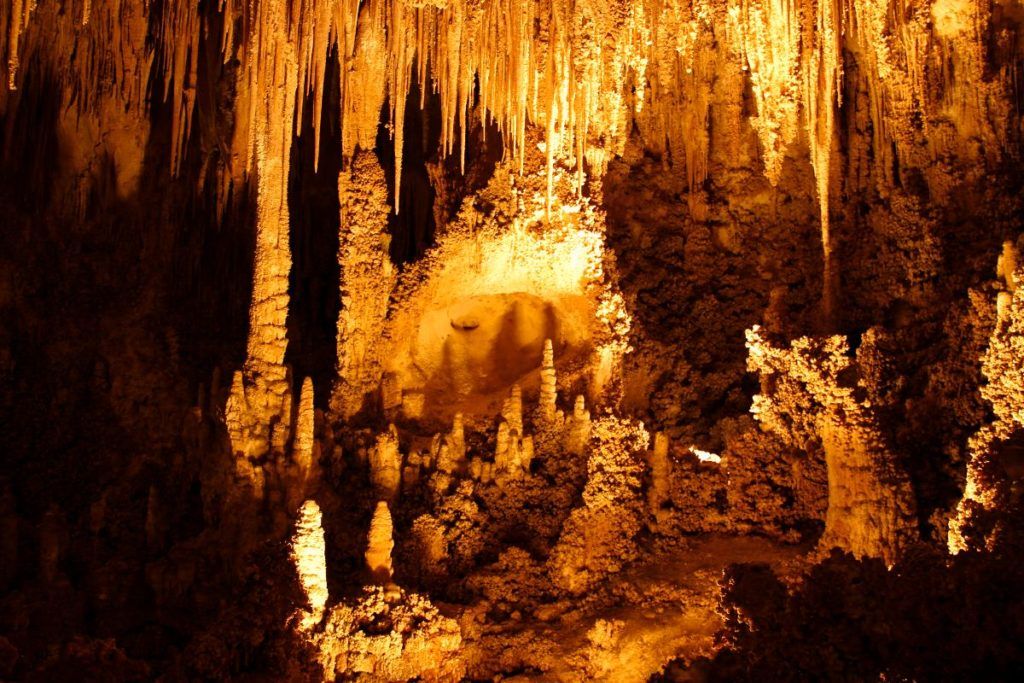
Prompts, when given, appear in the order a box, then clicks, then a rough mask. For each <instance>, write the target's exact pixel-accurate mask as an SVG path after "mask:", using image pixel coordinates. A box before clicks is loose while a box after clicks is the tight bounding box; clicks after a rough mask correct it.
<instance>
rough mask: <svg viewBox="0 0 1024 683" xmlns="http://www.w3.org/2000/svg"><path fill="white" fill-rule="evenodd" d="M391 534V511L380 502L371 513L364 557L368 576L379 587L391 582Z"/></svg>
mask: <svg viewBox="0 0 1024 683" xmlns="http://www.w3.org/2000/svg"><path fill="white" fill-rule="evenodd" d="M392 533H393V526H392V523H391V511H390V510H388V504H387V503H386V502H384V501H383V500H382V501H380V502H378V503H377V507H376V509H375V510H374V511H373V520H372V521H371V522H370V531H369V534H368V535H367V539H366V555H365V557H366V568H367V569H368V570H369V572H370V576H371V577H372V578H373V581H374V582H375V583H377V584H378V585H381V586H386V585H387V584H388V583H389V582H390V581H391V574H392V569H391V551H392V549H394V547H395V542H394V540H393V539H392Z"/></svg>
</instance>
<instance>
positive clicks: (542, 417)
mask: <svg viewBox="0 0 1024 683" xmlns="http://www.w3.org/2000/svg"><path fill="white" fill-rule="evenodd" d="M557 401H558V388H557V382H556V377H555V350H554V346H553V345H552V343H551V340H550V339H545V340H544V355H543V358H542V360H541V366H540V402H539V405H538V406H537V416H538V420H537V422H538V423H541V424H543V425H555V424H556V423H557V419H556V418H557V416H558V407H557V405H556V402H557Z"/></svg>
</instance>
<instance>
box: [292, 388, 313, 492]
mask: <svg viewBox="0 0 1024 683" xmlns="http://www.w3.org/2000/svg"><path fill="white" fill-rule="evenodd" d="M313 422H314V410H313V380H312V378H310V377H307V378H306V379H304V380H303V381H302V390H301V392H300V393H299V413H298V417H297V419H296V421H295V445H294V447H293V449H292V459H293V460H294V461H295V464H296V465H297V466H298V468H299V471H300V472H301V473H302V476H303V477H306V476H308V475H309V472H310V471H311V470H312V468H313V448H314V446H315V440H314V437H313V429H314V424H313Z"/></svg>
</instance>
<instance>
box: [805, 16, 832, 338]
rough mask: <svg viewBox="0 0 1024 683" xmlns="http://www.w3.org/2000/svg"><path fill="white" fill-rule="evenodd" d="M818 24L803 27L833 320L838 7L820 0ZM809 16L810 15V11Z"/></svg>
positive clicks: (826, 301) (827, 313)
mask: <svg viewBox="0 0 1024 683" xmlns="http://www.w3.org/2000/svg"><path fill="white" fill-rule="evenodd" d="M813 10H814V21H813V22H811V21H809V20H808V21H805V23H804V26H803V31H804V37H803V55H802V65H801V71H802V74H803V93H804V95H803V106H804V117H805V119H806V127H807V140H808V146H809V147H810V152H811V166H812V168H813V169H814V179H815V181H816V185H817V193H818V211H819V213H820V220H821V249H822V262H823V269H822V271H823V272H822V314H823V317H824V319H825V321H826V322H827V323H828V322H830V321H831V320H832V316H833V312H834V307H835V297H836V295H837V292H836V291H835V288H836V282H837V275H838V274H837V272H836V269H835V263H834V260H835V256H834V250H833V245H832V236H831V228H830V221H829V199H830V197H829V193H830V189H829V188H830V184H831V168H832V145H833V140H834V138H835V110H836V107H837V106H838V105H840V104H841V102H839V101H838V100H839V99H840V98H841V91H840V85H841V84H840V81H841V78H842V47H841V41H842V26H841V25H840V12H839V6H838V4H837V3H835V2H832V0H817V1H816V2H815V3H813ZM805 12H810V8H806V9H805Z"/></svg>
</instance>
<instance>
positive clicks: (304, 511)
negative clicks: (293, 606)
mask: <svg viewBox="0 0 1024 683" xmlns="http://www.w3.org/2000/svg"><path fill="white" fill-rule="evenodd" d="M321 520H322V514H321V512H320V506H319V505H317V504H316V502H315V501H312V500H307V501H306V502H305V503H303V504H302V507H301V508H300V509H299V517H298V519H297V520H296V521H295V534H294V536H293V537H292V547H291V557H292V562H293V563H294V564H295V571H296V572H297V573H298V576H299V585H301V586H302V591H303V593H305V595H306V602H307V604H306V613H305V614H303V616H302V627H303V628H305V629H309V628H312V627H313V626H315V625H316V624H318V623H320V620H321V619H322V618H323V615H324V607H325V606H326V605H327V597H328V593H327V557H326V552H327V550H326V546H325V545H324V529H323V526H322V525H321Z"/></svg>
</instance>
